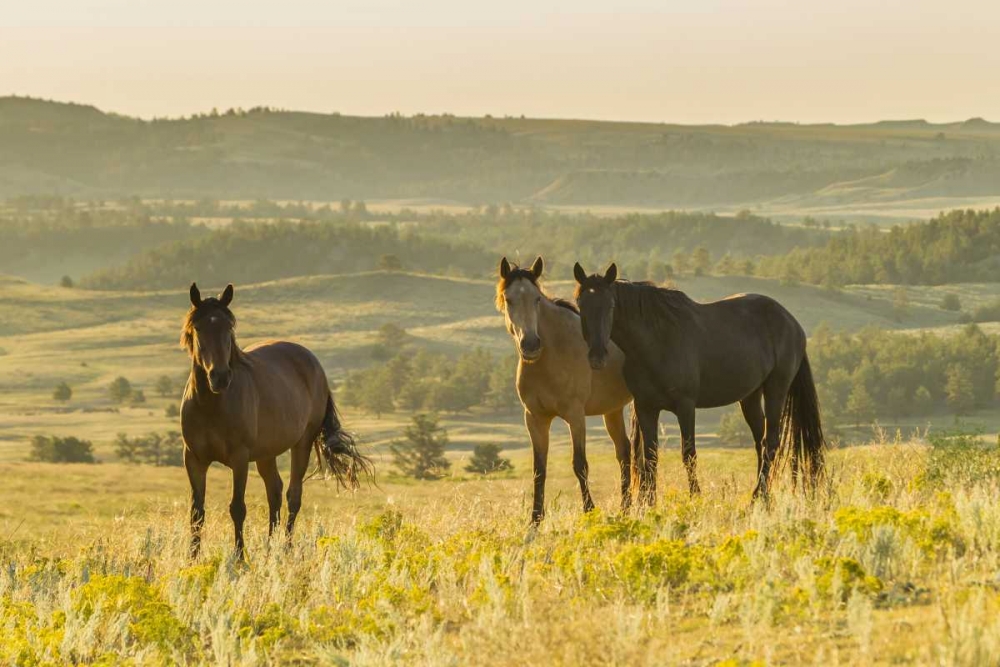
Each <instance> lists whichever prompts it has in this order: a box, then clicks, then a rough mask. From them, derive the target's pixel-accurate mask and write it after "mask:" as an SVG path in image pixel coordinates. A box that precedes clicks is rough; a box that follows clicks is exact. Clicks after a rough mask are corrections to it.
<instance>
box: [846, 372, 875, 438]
mask: <svg viewBox="0 0 1000 667" xmlns="http://www.w3.org/2000/svg"><path fill="white" fill-rule="evenodd" d="M846 411H847V415H848V417H850V418H851V420H852V422H853V423H854V424H855V425H857V426H860V425H862V424H868V423H870V422H871V421H872V420H873V419H874V418H875V401H874V400H873V399H872V395H871V394H870V393H869V392H868V387H867V386H866V385H865V382H864V378H863V377H862V376H861V375H860V374H858V373H855V377H854V383H853V384H852V386H851V393H850V394H849V395H848V397H847V405H846Z"/></svg>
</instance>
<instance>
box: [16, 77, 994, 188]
mask: <svg viewBox="0 0 1000 667" xmlns="http://www.w3.org/2000/svg"><path fill="white" fill-rule="evenodd" d="M998 161H1000V124H997V123H991V122H989V121H987V120H984V119H982V118H971V119H968V120H964V121H959V122H953V123H929V122H927V121H926V120H922V119H911V120H885V121H878V122H874V123H869V124H860V125H834V124H829V123H826V124H798V123H789V122H763V121H761V122H752V123H744V124H740V125H734V126H721V125H711V126H685V125H675V124H666V123H631V122H610V121H593V120H589V121H588V120H558V119H533V118H512V117H506V118H493V117H489V116H487V117H482V118H460V117H455V116H450V115H438V116H428V115H417V116H412V117H403V116H399V115H389V116H384V117H358V116H343V115H339V114H318V113H304V112H295V111H276V110H272V109H269V108H265V107H258V108H254V109H251V110H247V111H243V110H227V111H224V112H222V113H218V112H212V113H209V114H203V115H200V116H196V117H192V118H176V119H152V120H142V119H136V118H130V117H127V116H122V115H117V114H113V113H106V112H103V111H101V110H99V109H97V108H96V107H94V106H91V105H84V104H74V103H65V102H52V101H46V100H39V99H33V98H26V97H14V96H8V97H0V197H9V196H14V195H21V194H59V195H68V196H77V197H98V198H100V197H116V196H122V195H139V196H144V197H163V198H201V197H213V198H221V199H257V198H272V199H293V200H294V199H310V200H322V201H336V200H339V199H341V198H351V199H409V200H417V199H428V200H436V201H454V202H460V203H466V204H479V203H488V202H508V201H509V202H515V203H518V202H520V203H529V202H531V203H536V204H559V205H586V206H593V205H605V204H607V205H616V206H662V207H701V208H711V207H715V206H730V207H735V206H747V207H749V206H755V205H759V204H762V203H764V202H768V201H771V200H774V199H776V198H781V199H783V200H787V199H788V198H797V199H800V200H803V201H807V200H809V199H810V198H813V197H815V196H817V195H818V193H821V192H828V191H829V190H830V188H834V187H836V186H837V184H840V183H846V182H856V181H860V182H865V179H872V178H875V177H878V176H879V175H881V174H885V173H887V172H889V171H892V170H897V171H898V172H899V173H906V174H909V175H910V176H911V177H913V178H908V179H907V182H906V184H905V187H902V188H899V187H897V188H896V189H894V190H891V191H890V190H878V191H877V192H874V191H872V190H871V189H870V188H869V187H868V186H866V187H865V188H862V189H861V191H858V192H856V193H853V191H852V192H847V191H844V190H843V189H841V190H840V196H841V199H842V200H843V201H845V202H846V203H849V202H850V201H853V199H852V197H855V196H858V197H860V199H858V201H867V200H870V199H871V198H872V197H875V198H879V199H882V200H884V199H886V198H889V199H894V198H897V199H907V198H909V197H913V196H917V195H921V196H922V195H923V194H925V193H926V192H928V191H933V192H934V193H935V194H936V195H938V196H975V197H985V196H994V195H1000V183H998V182H996V180H995V179H994V175H995V174H996V173H998V171H997V163H998ZM920 174H925V176H926V178H924V180H921V178H922V177H920V176H919V175H920ZM953 186H954V187H953ZM873 187H874V186H873ZM852 193H853V194H852ZM844 198H846V199H844Z"/></svg>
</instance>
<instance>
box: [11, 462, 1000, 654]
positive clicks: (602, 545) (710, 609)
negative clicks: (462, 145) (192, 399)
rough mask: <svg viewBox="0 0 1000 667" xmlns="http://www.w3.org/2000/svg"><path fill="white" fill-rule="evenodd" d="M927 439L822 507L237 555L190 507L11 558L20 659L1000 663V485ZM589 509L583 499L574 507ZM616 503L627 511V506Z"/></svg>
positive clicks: (674, 502) (321, 529)
mask: <svg viewBox="0 0 1000 667" xmlns="http://www.w3.org/2000/svg"><path fill="white" fill-rule="evenodd" d="M928 454H929V450H928V448H926V447H924V446H922V445H912V444H895V445H883V446H879V447H868V448H857V449H852V450H847V451H841V452H837V453H836V454H835V456H834V457H832V466H831V473H830V475H829V484H828V487H827V488H826V489H825V490H824V491H822V492H821V493H820V494H819V495H818V496H817V497H810V496H802V495H795V494H793V493H792V492H791V491H790V489H789V488H787V485H786V487H785V488H783V489H782V490H781V491H780V492H779V493H778V494H777V495H776V497H775V498H774V501H773V502H772V504H771V505H770V507H765V506H763V505H750V504H749V502H748V497H747V490H746V489H743V488H742V486H741V485H739V484H736V483H734V482H733V480H732V478H730V477H728V476H727V475H725V474H721V473H717V472H716V473H713V471H712V470H709V469H704V470H703V477H704V481H705V484H704V486H703V488H704V489H705V492H704V493H703V495H702V496H701V497H699V498H694V499H692V498H689V497H688V496H687V495H686V494H682V493H680V492H676V491H670V490H668V492H667V494H666V496H665V497H663V498H661V499H660V502H659V504H658V506H657V507H656V508H655V509H654V510H651V511H648V512H646V513H644V514H641V515H638V514H637V515H635V516H617V515H609V514H601V513H599V512H597V513H593V514H590V515H586V516H583V515H580V514H579V513H578V512H577V511H575V509H566V508H559V507H556V508H555V509H554V510H553V511H552V512H551V513H550V516H549V517H548V518H547V519H546V522H545V523H544V524H543V525H542V526H541V527H540V528H538V529H532V528H529V526H528V525H527V522H526V521H525V518H526V515H524V512H523V510H524V508H523V506H522V503H521V502H520V500H519V499H517V498H513V497H509V498H497V497H489V499H488V501H487V500H479V501H473V502H469V499H468V497H467V496H463V499H462V500H457V498H458V497H459V496H458V495H456V494H451V493H450V492H449V489H450V488H451V484H453V483H447V482H436V483H435V482H432V483H429V484H437V485H439V486H440V489H441V495H440V500H439V501H438V502H435V503H432V504H428V503H419V504H417V503H413V504H412V506H411V505H407V504H402V505H393V504H388V505H386V506H385V508H384V509H383V510H382V511H380V512H377V513H375V514H374V515H373V516H368V517H365V518H361V517H359V518H357V519H356V520H354V521H350V522H344V521H333V520H329V519H327V518H325V517H324V515H322V514H320V513H314V514H313V515H312V516H303V517H302V518H301V519H300V522H299V526H298V532H297V534H296V535H295V537H294V539H293V540H292V541H291V542H290V543H288V544H286V543H285V542H284V540H283V539H282V540H275V541H274V542H272V543H267V541H266V538H265V537H263V536H262V535H260V534H258V535H256V536H254V537H251V540H250V543H249V544H248V549H249V554H250V561H249V564H247V565H239V564H237V563H236V562H234V561H233V560H231V559H230V557H229V551H228V549H229V547H230V544H229V540H230V528H229V526H228V525H226V523H225V522H222V521H220V522H217V523H215V524H212V525H210V531H209V533H208V534H207V535H206V536H205V542H206V546H207V547H208V550H207V553H206V554H205V555H203V557H202V558H201V559H199V560H198V561H195V562H190V561H189V560H188V558H187V526H186V516H185V515H186V512H185V511H184V510H183V508H181V507H178V508H176V509H175V510H174V511H173V513H172V514H169V515H168V518H167V520H165V521H164V520H156V521H153V520H151V517H148V516H134V517H131V518H126V519H122V520H121V521H120V522H119V523H118V524H117V525H116V526H115V530H113V531H99V532H94V533H92V534H90V535H88V536H84V537H81V538H79V539H78V541H77V543H75V544H62V545H58V546H51V545H50V546H47V547H41V546H37V547H32V546H31V544H30V543H29V544H21V545H18V546H17V547H15V546H14V545H12V544H7V545H5V546H4V547H3V550H2V563H0V565H2V569H0V635H2V636H3V637H4V639H3V641H2V642H0V662H2V663H4V664H24V665H34V664H53V663H63V662H74V663H87V664H122V663H125V662H130V661H131V662H134V663H136V664H177V663H179V664H196V663H213V664H241V665H242V664H279V663H280V664H287V663H289V662H295V661H299V662H302V663H305V664H314V663H318V664H331V663H333V664H338V663H339V664H348V663H350V664H357V665H369V664H371V665H376V664H378V665H381V664H387V663H405V664H421V665H439V664H440V665H445V664H447V665H457V664H481V665H509V664H569V663H573V664H608V665H623V664H675V663H690V664H712V663H716V662H722V661H728V662H727V663H726V664H750V663H752V662H753V661H762V662H763V663H766V664H770V663H792V664H800V663H820V664H836V663H844V664H854V663H862V662H863V663H871V662H888V661H911V662H919V663H931V662H933V663H938V664H995V663H996V662H997V660H1000V621H997V620H996V619H997V618H998V616H997V612H998V611H1000V595H998V593H997V586H998V584H997V581H998V579H997V572H998V571H1000V502H998V501H1000V489H998V487H997V485H996V483H995V481H994V480H993V479H992V478H984V479H983V480H980V481H972V482H970V483H966V484H964V485H962V486H956V487H955V488H954V489H951V488H948V487H946V486H945V485H943V484H941V483H940V482H939V481H937V480H936V478H934V477H933V476H932V475H928V474H927V473H928V462H929V461H933V459H930V458H929V457H928ZM574 505H575V503H574ZM607 505H608V506H612V503H611V502H608V503H607Z"/></svg>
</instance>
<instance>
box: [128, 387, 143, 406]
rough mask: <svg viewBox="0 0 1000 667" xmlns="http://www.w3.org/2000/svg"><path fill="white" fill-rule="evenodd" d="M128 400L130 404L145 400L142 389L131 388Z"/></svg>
mask: <svg viewBox="0 0 1000 667" xmlns="http://www.w3.org/2000/svg"><path fill="white" fill-rule="evenodd" d="M129 401H130V402H131V403H132V405H141V404H143V403H145V402H146V394H144V393H143V391H142V389H133V390H132V397H131V398H130V399H129Z"/></svg>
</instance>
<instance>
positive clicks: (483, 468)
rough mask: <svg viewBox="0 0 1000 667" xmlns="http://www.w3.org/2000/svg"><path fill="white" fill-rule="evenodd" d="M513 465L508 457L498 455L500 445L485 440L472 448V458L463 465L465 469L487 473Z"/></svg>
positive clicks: (507, 468)
mask: <svg viewBox="0 0 1000 667" xmlns="http://www.w3.org/2000/svg"><path fill="white" fill-rule="evenodd" d="M513 467H514V466H513V465H512V464H511V462H510V459H505V458H501V457H500V445H496V444H493V443H491V442H487V443H483V444H479V445H476V446H475V448H474V449H473V450H472V458H471V459H469V464H468V465H467V466H465V471H466V472H474V473H479V474H481V475H488V474H490V473H491V472H500V471H502V470H510V469H512V468H513Z"/></svg>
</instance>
